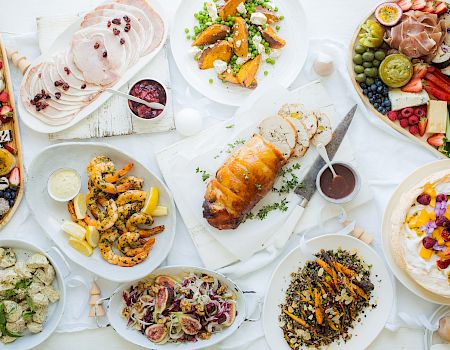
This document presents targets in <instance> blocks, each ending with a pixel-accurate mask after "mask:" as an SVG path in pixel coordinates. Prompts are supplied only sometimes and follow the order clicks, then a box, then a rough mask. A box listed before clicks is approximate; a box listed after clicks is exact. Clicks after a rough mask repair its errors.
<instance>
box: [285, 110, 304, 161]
mask: <svg viewBox="0 0 450 350" xmlns="http://www.w3.org/2000/svg"><path fill="white" fill-rule="evenodd" d="M287 120H289V121H290V122H291V123H292V125H294V126H295V128H296V129H297V144H296V145H295V148H294V157H297V158H300V157H303V156H304V155H305V153H306V151H308V148H309V135H308V130H307V129H306V126H305V124H303V122H302V121H301V120H300V119H298V118H293V117H287Z"/></svg>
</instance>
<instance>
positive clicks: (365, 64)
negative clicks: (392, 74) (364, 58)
mask: <svg viewBox="0 0 450 350" xmlns="http://www.w3.org/2000/svg"><path fill="white" fill-rule="evenodd" d="M362 65H363V67H364V68H371V67H373V64H372V62H363V64H362Z"/></svg>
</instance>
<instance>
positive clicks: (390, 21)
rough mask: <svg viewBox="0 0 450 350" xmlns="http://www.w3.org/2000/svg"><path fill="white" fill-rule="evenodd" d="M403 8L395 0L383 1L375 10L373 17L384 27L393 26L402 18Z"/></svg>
mask: <svg viewBox="0 0 450 350" xmlns="http://www.w3.org/2000/svg"><path fill="white" fill-rule="evenodd" d="M402 15H403V10H402V8H401V7H400V6H399V5H397V4H396V3H395V2H385V3H384V4H381V5H379V6H378V7H377V9H376V10H375V17H376V19H377V20H378V22H380V23H381V24H382V25H384V26H386V27H392V26H395V25H396V24H397V23H398V22H399V21H400V18H402Z"/></svg>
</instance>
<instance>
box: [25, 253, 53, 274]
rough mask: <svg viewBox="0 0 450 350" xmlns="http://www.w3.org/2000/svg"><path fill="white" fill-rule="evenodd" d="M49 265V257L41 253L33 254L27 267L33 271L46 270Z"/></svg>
mask: <svg viewBox="0 0 450 350" xmlns="http://www.w3.org/2000/svg"><path fill="white" fill-rule="evenodd" d="M49 264H50V263H49V262H48V259H47V257H45V256H44V255H42V254H39V253H37V254H33V255H32V256H30V257H29V258H28V260H27V267H28V268H29V269H31V270H32V271H34V269H38V268H46V267H47V266H49Z"/></svg>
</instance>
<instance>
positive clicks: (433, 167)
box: [381, 159, 450, 305]
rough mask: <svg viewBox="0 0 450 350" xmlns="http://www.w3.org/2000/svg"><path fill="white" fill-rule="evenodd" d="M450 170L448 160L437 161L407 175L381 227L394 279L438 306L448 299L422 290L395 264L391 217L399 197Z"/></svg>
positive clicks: (384, 249) (397, 189)
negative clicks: (430, 178)
mask: <svg viewBox="0 0 450 350" xmlns="http://www.w3.org/2000/svg"><path fill="white" fill-rule="evenodd" d="M449 168H450V160H448V159H447V160H438V161H436V162H432V163H429V164H426V165H424V166H422V167H420V168H419V169H417V170H415V171H413V172H412V173H411V174H410V175H408V176H407V177H406V178H405V179H404V180H403V181H402V182H401V183H400V184H399V185H398V186H397V188H396V189H395V191H394V192H393V193H392V196H391V199H390V200H389V202H388V204H387V206H386V208H385V209H384V215H383V222H382V226H381V241H382V243H383V252H384V256H385V257H386V260H387V262H388V264H389V267H390V268H391V270H392V272H393V273H394V275H395V277H397V279H398V280H399V281H400V282H402V284H403V285H404V286H405V287H406V288H408V289H409V290H410V291H411V292H413V293H414V294H416V295H417V296H419V297H421V298H422V299H425V300H427V301H429V302H431V303H435V304H440V305H450V298H444V297H442V296H440V295H437V294H434V293H432V292H430V291H428V290H427V289H425V288H423V287H422V286H421V285H420V284H418V283H417V282H416V281H414V279H413V278H412V277H411V276H410V275H409V274H408V273H407V272H406V271H405V270H403V269H401V268H400V267H399V266H398V265H397V264H396V262H395V259H394V252H393V251H392V247H391V224H390V221H391V217H392V213H393V212H394V210H395V209H396V207H397V205H398V200H399V199H400V197H401V195H402V194H403V193H405V192H407V191H409V190H410V189H411V188H413V187H414V186H415V185H416V184H417V183H419V182H420V181H422V180H423V179H425V178H426V177H428V176H430V175H431V174H433V173H436V172H438V171H441V170H446V169H449Z"/></svg>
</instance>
